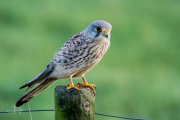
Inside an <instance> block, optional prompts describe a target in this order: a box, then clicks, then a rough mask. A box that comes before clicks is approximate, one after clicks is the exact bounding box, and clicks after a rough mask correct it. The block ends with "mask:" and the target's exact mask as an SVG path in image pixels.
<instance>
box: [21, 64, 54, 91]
mask: <svg viewBox="0 0 180 120" xmlns="http://www.w3.org/2000/svg"><path fill="white" fill-rule="evenodd" d="M53 70H54V64H52V63H50V64H49V65H48V66H47V67H46V69H45V70H44V71H43V72H42V73H40V74H39V75H37V76H36V77H35V78H34V79H32V80H31V81H29V82H28V83H26V84H25V85H23V86H21V87H20V88H19V89H22V88H25V87H28V88H27V89H26V91H27V90H28V89H31V88H32V87H34V86H35V85H36V84H37V83H40V82H41V81H43V80H44V79H45V78H46V77H47V76H49V75H50V74H51V73H52V72H53Z"/></svg>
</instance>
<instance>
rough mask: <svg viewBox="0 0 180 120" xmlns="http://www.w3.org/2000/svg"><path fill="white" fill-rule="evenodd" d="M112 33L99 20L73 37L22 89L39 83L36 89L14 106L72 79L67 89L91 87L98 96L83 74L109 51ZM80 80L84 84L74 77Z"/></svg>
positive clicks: (104, 22) (106, 25)
mask: <svg viewBox="0 0 180 120" xmlns="http://www.w3.org/2000/svg"><path fill="white" fill-rule="evenodd" d="M111 30H112V26H111V24H110V23H108V22H106V21H102V20H97V21H94V22H92V23H91V24H90V25H89V26H88V27H87V28H86V29H85V30H83V31H82V32H80V33H78V34H76V35H74V36H73V37H72V38H70V39H69V40H68V41H67V42H66V43H65V44H64V45H63V46H62V48H61V49H60V51H59V52H58V53H57V54H56V55H55V57H54V58H53V59H52V60H51V62H50V63H49V64H48V65H47V67H46V69H45V70H44V71H43V72H42V73H40V74H39V75H37V76H36V77H35V78H34V79H32V80H31V81H29V82H28V83H27V84H25V85H23V86H22V87H20V88H19V89H22V88H25V87H28V88H27V90H28V89H31V88H32V87H34V86H35V85H36V84H37V83H38V85H37V86H36V87H35V88H33V89H32V90H31V91H29V92H28V93H27V94H25V95H24V96H23V97H21V98H20V99H19V100H18V101H17V102H16V105H15V107H20V106H22V105H23V104H25V103H26V102H28V101H29V100H31V99H32V98H33V97H35V96H36V95H37V94H39V93H40V92H42V91H43V90H44V89H46V88H47V87H49V86H50V85H51V84H52V83H54V82H55V81H56V80H58V79H67V78H69V80H70V84H69V85H68V87H67V90H69V89H77V90H78V91H79V88H80V87H82V86H84V87H90V88H91V89H92V90H93V92H94V94H95V90H94V87H95V85H94V84H88V83H87V81H86V79H85V77H84V75H85V74H86V73H87V72H88V71H90V70H91V69H92V68H93V67H94V66H96V65H97V64H98V63H99V61H100V60H101V58H102V57H103V56H104V54H105V53H106V51H107V50H108V48H109V46H110V37H111ZM80 77H82V79H83V81H84V83H79V84H78V85H74V84H73V78H80ZM27 90H26V91H27Z"/></svg>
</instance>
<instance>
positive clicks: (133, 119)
mask: <svg viewBox="0 0 180 120" xmlns="http://www.w3.org/2000/svg"><path fill="white" fill-rule="evenodd" d="M42 111H54V109H47V110H23V111H1V112H0V113H21V112H42ZM95 114H96V115H101V116H107V117H114V118H122V119H129V120H148V119H138V118H129V117H121V116H114V115H107V114H102V113H95Z"/></svg>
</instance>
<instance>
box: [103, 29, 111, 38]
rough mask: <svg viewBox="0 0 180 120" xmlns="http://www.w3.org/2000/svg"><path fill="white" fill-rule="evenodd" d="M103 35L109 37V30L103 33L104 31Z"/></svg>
mask: <svg viewBox="0 0 180 120" xmlns="http://www.w3.org/2000/svg"><path fill="white" fill-rule="evenodd" d="M102 35H103V36H105V37H106V38H108V36H109V31H108V30H105V31H104V32H103V33H102Z"/></svg>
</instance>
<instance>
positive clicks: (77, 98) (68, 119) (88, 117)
mask: <svg viewBox="0 0 180 120" xmlns="http://www.w3.org/2000/svg"><path fill="white" fill-rule="evenodd" d="M80 91H81V92H78V91H77V90H75V89H70V90H67V86H62V85H61V86H57V87H56V88H55V93H54V100H55V120H94V111H95V96H94V93H93V91H92V90H91V89H89V88H80Z"/></svg>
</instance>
